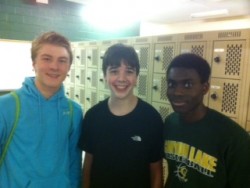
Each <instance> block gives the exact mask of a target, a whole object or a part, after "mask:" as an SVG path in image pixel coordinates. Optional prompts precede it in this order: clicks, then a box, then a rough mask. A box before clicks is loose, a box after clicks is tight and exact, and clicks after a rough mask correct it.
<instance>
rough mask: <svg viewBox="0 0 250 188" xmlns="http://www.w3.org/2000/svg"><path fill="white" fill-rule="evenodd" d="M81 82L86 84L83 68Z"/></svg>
mask: <svg viewBox="0 0 250 188" xmlns="http://www.w3.org/2000/svg"><path fill="white" fill-rule="evenodd" d="M80 84H82V85H84V84H85V70H81V76H80Z"/></svg>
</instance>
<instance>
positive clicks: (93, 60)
mask: <svg viewBox="0 0 250 188" xmlns="http://www.w3.org/2000/svg"><path fill="white" fill-rule="evenodd" d="M98 63H99V49H98V44H97V42H90V43H89V46H88V47H86V64H87V67H88V68H97V67H98Z"/></svg>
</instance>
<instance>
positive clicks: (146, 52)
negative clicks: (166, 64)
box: [134, 44, 150, 72]
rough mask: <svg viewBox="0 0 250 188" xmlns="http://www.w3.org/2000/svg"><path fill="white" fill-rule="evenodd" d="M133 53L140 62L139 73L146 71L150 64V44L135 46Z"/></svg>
mask: <svg viewBox="0 0 250 188" xmlns="http://www.w3.org/2000/svg"><path fill="white" fill-rule="evenodd" d="M134 48H135V51H136V53H137V55H138V58H139V62H140V72H142V71H148V67H149V63H150V44H135V45H134Z"/></svg>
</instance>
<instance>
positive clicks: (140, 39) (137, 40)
mask: <svg viewBox="0 0 250 188" xmlns="http://www.w3.org/2000/svg"><path fill="white" fill-rule="evenodd" d="M135 42H148V38H137V39H136V40H135Z"/></svg>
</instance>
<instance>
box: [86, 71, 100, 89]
mask: <svg viewBox="0 0 250 188" xmlns="http://www.w3.org/2000/svg"><path fill="white" fill-rule="evenodd" d="M97 79H98V71H97V69H93V68H88V69H87V72H86V80H85V83H86V88H90V89H97V84H98V81H97Z"/></svg>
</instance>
